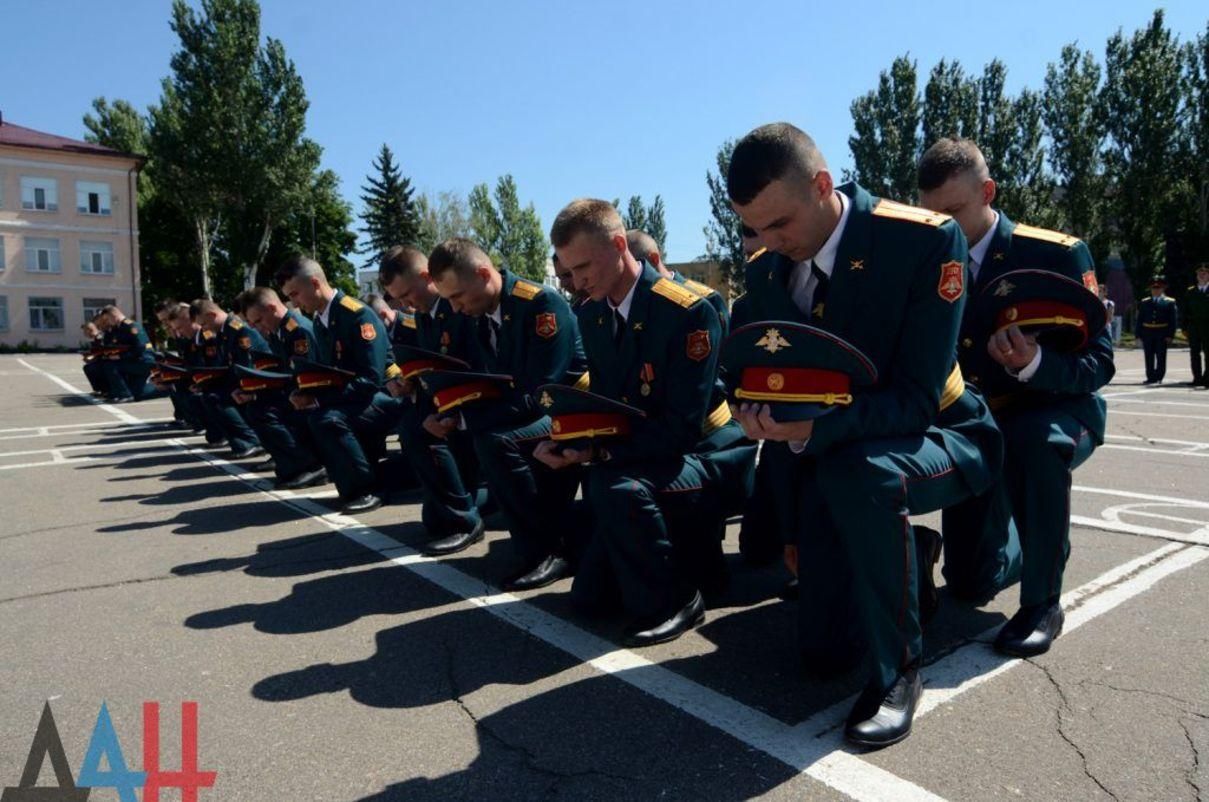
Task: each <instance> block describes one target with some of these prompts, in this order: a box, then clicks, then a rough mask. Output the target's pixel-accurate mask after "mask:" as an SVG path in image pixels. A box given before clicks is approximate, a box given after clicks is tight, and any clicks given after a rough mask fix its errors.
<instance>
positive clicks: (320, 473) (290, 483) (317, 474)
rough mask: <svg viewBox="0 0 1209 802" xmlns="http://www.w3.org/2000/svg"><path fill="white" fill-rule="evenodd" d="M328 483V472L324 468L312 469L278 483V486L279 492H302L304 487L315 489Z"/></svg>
mask: <svg viewBox="0 0 1209 802" xmlns="http://www.w3.org/2000/svg"><path fill="white" fill-rule="evenodd" d="M326 482H327V471H325V470H324V469H323V468H311V469H309V470H305V471H303V472H302V473H300V474H297V475H295V476H291V477H290V478H289V479H284V480H282V481H280V482H278V483H277V485H276V486H277V489H278V490H301V489H302V488H304V487H314V486H315V485H321V484H325V483H326Z"/></svg>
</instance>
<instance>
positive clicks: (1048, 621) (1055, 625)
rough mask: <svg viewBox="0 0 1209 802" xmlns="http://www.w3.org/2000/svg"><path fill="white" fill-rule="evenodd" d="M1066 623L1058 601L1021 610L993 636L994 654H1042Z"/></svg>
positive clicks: (1032, 655)
mask: <svg viewBox="0 0 1209 802" xmlns="http://www.w3.org/2000/svg"><path fill="white" fill-rule="evenodd" d="M1065 621H1066V615H1065V614H1064V613H1063V612H1062V605H1061V604H1059V603H1058V600H1057V599H1050V600H1049V601H1046V602H1042V603H1041V604H1030V605H1028V606H1027V607H1021V608H1020V609H1019V610H1017V611H1016V614H1015V615H1014V616H1012V618H1011V620H1010V621H1008V622H1007V623H1006V624H1004V625H1003V629H1001V630H999V634H998V635H996V636H995V651H997V652H1000V653H1001V654H1006V655H1010V656H1012V657H1034V656H1036V655H1039V654H1045V653H1046V652H1048V651H1049V647H1050V646H1051V645H1053V643H1054V638H1056V637H1058V636H1059V635H1061V634H1062V624H1063V623H1064V622H1065Z"/></svg>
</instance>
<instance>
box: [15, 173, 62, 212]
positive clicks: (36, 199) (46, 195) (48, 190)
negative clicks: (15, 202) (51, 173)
mask: <svg viewBox="0 0 1209 802" xmlns="http://www.w3.org/2000/svg"><path fill="white" fill-rule="evenodd" d="M21 208H22V209H33V210H36V211H39V212H56V211H58V210H59V182H58V181H56V180H55V179H53V178H31V177H29V176H21Z"/></svg>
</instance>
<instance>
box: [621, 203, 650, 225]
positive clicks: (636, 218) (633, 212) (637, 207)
mask: <svg viewBox="0 0 1209 802" xmlns="http://www.w3.org/2000/svg"><path fill="white" fill-rule="evenodd" d="M621 220H622V222H623V223H624V224H625V227H626V229H631V228H636V229H638V230H639V231H646V226H647V219H646V207H645V206H643V205H642V197H641V196H639V195H631V196H630V202H629V203H628V204H627V205H626V210H625V213H623V214H622V215H621Z"/></svg>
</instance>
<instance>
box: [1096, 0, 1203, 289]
mask: <svg viewBox="0 0 1209 802" xmlns="http://www.w3.org/2000/svg"><path fill="white" fill-rule="evenodd" d="M1181 56H1182V52H1181V49H1180V47H1179V44H1178V43H1177V41H1176V38H1175V36H1174V35H1173V34H1172V33H1171V31H1170V30H1168V28H1167V27H1166V25H1165V24H1164V21H1163V12H1162V11H1161V10H1159V11H1155V12H1154V16H1153V17H1152V18H1151V21H1150V24H1149V25H1147V26H1146V27H1145V28H1142V29H1140V30H1138V31H1136V32H1134V34H1133V35H1132V36H1130V37H1128V38H1127V37H1126V36H1125V35H1124V33H1123V32H1121V31H1120V30H1118V31H1117V33H1115V34H1114V35H1113V36H1112V37H1111V38H1110V39H1109V40H1108V46H1107V49H1106V52H1105V59H1104V85H1103V87H1102V88H1101V90H1100V104H1099V109H1100V114H1101V119H1102V120H1103V123H1104V127H1105V131H1106V133H1107V135H1108V141H1107V146H1106V148H1105V151H1104V162H1105V172H1106V174H1107V178H1108V183H1109V197H1110V202H1111V208H1112V216H1113V222H1114V224H1115V226H1116V230H1117V239H1118V240H1119V242H1120V244H1121V246H1122V256H1123V257H1124V259H1125V263H1126V266H1127V267H1128V268H1129V269H1130V271H1131V273H1132V276H1133V280H1134V284H1135V287H1137V288H1138V290H1139V291H1141V288H1142V287H1143V285H1144V284H1145V283H1146V281H1147V280H1148V279H1149V277H1150V276H1151V275H1152V274H1153V273H1154V272H1155V270H1156V269H1159V268H1161V267H1162V265H1163V255H1164V251H1165V244H1166V243H1165V237H1164V234H1165V230H1166V228H1167V221H1168V220H1169V219H1172V218H1178V216H1179V209H1178V202H1177V199H1179V198H1180V197H1181V195H1183V197H1185V198H1186V197H1188V196H1189V194H1190V193H1189V185H1188V182H1187V178H1186V177H1184V176H1180V175H1178V174H1176V173H1175V171H1173V170H1172V169H1171V167H1172V165H1173V164H1176V163H1177V159H1178V156H1179V154H1180V127H1179V125H1178V124H1177V123H1178V121H1179V120H1180V119H1181V116H1180V115H1181V100H1182V88H1181V78H1182V75H1181V66H1182V58H1181ZM1185 193H1188V194H1185Z"/></svg>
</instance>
